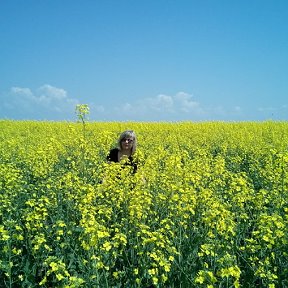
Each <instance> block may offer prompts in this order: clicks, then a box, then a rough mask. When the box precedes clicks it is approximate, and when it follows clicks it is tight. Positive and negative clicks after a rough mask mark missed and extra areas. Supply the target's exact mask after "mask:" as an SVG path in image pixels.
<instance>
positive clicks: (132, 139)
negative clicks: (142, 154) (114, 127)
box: [107, 130, 137, 173]
mask: <svg viewBox="0 0 288 288" xmlns="http://www.w3.org/2000/svg"><path fill="white" fill-rule="evenodd" d="M136 147H137V138H136V134H135V132H134V131H133V130H126V131H124V132H122V133H121V135H120V137H119V139H118V147H117V148H113V149H111V150H110V152H109V154H108V156H107V161H108V162H115V163H118V162H120V161H121V160H123V159H125V158H127V159H128V161H127V165H130V166H131V167H132V168H133V173H136V171H137V164H136V163H135V162H134V160H133V154H134V153H135V151H136Z"/></svg>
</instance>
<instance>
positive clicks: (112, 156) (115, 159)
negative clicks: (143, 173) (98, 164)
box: [107, 148, 137, 174]
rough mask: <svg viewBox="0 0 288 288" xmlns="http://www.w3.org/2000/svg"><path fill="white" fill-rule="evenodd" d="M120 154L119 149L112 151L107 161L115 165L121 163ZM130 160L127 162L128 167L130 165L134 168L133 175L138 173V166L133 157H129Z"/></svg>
mask: <svg viewBox="0 0 288 288" xmlns="http://www.w3.org/2000/svg"><path fill="white" fill-rule="evenodd" d="M118 152H119V149H118V148H114V149H111V150H110V152H109V154H108V156H107V161H111V162H115V163H117V162H119V161H118ZM128 160H129V161H128V162H127V164H126V165H130V166H131V167H133V174H134V173H136V171H137V164H136V163H135V162H134V160H133V157H132V156H129V157H128Z"/></svg>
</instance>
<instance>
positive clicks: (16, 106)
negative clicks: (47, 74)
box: [0, 84, 79, 120]
mask: <svg viewBox="0 0 288 288" xmlns="http://www.w3.org/2000/svg"><path fill="white" fill-rule="evenodd" d="M78 102H79V101H78V100H77V99H74V98H70V97H68V95H67V92H66V91H65V90H64V89H61V88H57V87H54V86H51V85H48V84H45V85H43V86H41V87H39V88H38V89H36V90H35V91H32V90H31V89H29V88H22V87H12V88H11V89H10V91H9V93H7V94H6V95H5V96H4V101H3V107H4V108H3V109H1V110H0V117H1V118H2V117H4V118H13V119H37V120H45V119H49V120H69V119H73V118H74V110H75V106H76V104H78Z"/></svg>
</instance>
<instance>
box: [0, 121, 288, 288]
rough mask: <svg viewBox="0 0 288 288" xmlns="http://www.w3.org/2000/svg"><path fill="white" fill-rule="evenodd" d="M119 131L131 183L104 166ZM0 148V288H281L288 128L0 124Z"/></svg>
mask: <svg viewBox="0 0 288 288" xmlns="http://www.w3.org/2000/svg"><path fill="white" fill-rule="evenodd" d="M126 129H133V130H134V131H135V132H136V134H137V136H138V149H137V152H136V155H135V158H136V159H137V161H138V163H139V164H138V171H137V173H136V174H134V175H132V174H131V173H130V172H131V171H129V166H127V167H126V166H125V168H121V164H119V163H117V164H107V163H106V155H107V153H108V152H109V149H111V148H112V147H114V146H115V144H116V141H117V138H118V136H119V134H120V133H121V132H122V131H124V130H126ZM0 138H1V139H0V140H1V141H0V287H51V288H52V287H123V288H124V287H125V288H126V287H141V288H142V287H144V288H148V287H183V288H187V287H207V288H208V287H209V288H210V287H225V288H228V287H244V288H247V287H251V288H252V287H253V288H254V287H269V288H272V287H288V123H287V122H270V121H268V122H259V123H257V122H243V123H224V122H223V123H222V122H207V123H192V122H179V123H140V122H139V123H137V122H129V123H128V122H127V123H118V122H111V123H99V122H97V123H92V122H91V123H86V124H85V125H84V124H83V123H68V122H67V123H65V122H58V123H57V122H55V123H54V122H32V121H31V122H29V121H23V122H17V121H8V120H2V121H0ZM122 166H123V165H122Z"/></svg>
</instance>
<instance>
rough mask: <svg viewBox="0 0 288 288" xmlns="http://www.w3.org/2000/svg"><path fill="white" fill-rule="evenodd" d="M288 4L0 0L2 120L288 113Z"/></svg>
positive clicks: (281, 116) (230, 117)
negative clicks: (83, 109) (81, 113)
mask: <svg viewBox="0 0 288 288" xmlns="http://www.w3.org/2000/svg"><path fill="white" fill-rule="evenodd" d="M287 31H288V1H286V0H282V1H281V0H274V1H272V0H270V1H268V0H261V1H260V0H249V1H248V0H241V1H236V0H235V1H233V0H218V1H216V0H202V1H196V0H177V1H176V0H174V1H172V0H165V1H164V0H145V1H144V0H105V1H104V0H101V1H100V0H83V1H80V0H78V1H76V0H25V1H23V0H1V1H0V100H1V105H0V119H7V118H8V119H17V120H18V119H19V120H22V119H32V120H57V121H58V120H75V119H76V117H75V113H74V111H75V105H76V104H88V105H89V107H90V110H91V111H90V120H92V121H99V120H101V121H184V120H185V121H186V120H191V121H211V120H213V121H214V120H215V121H218V120H220V121H263V120H270V119H272V120H288V79H287V78H288V32H287Z"/></svg>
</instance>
